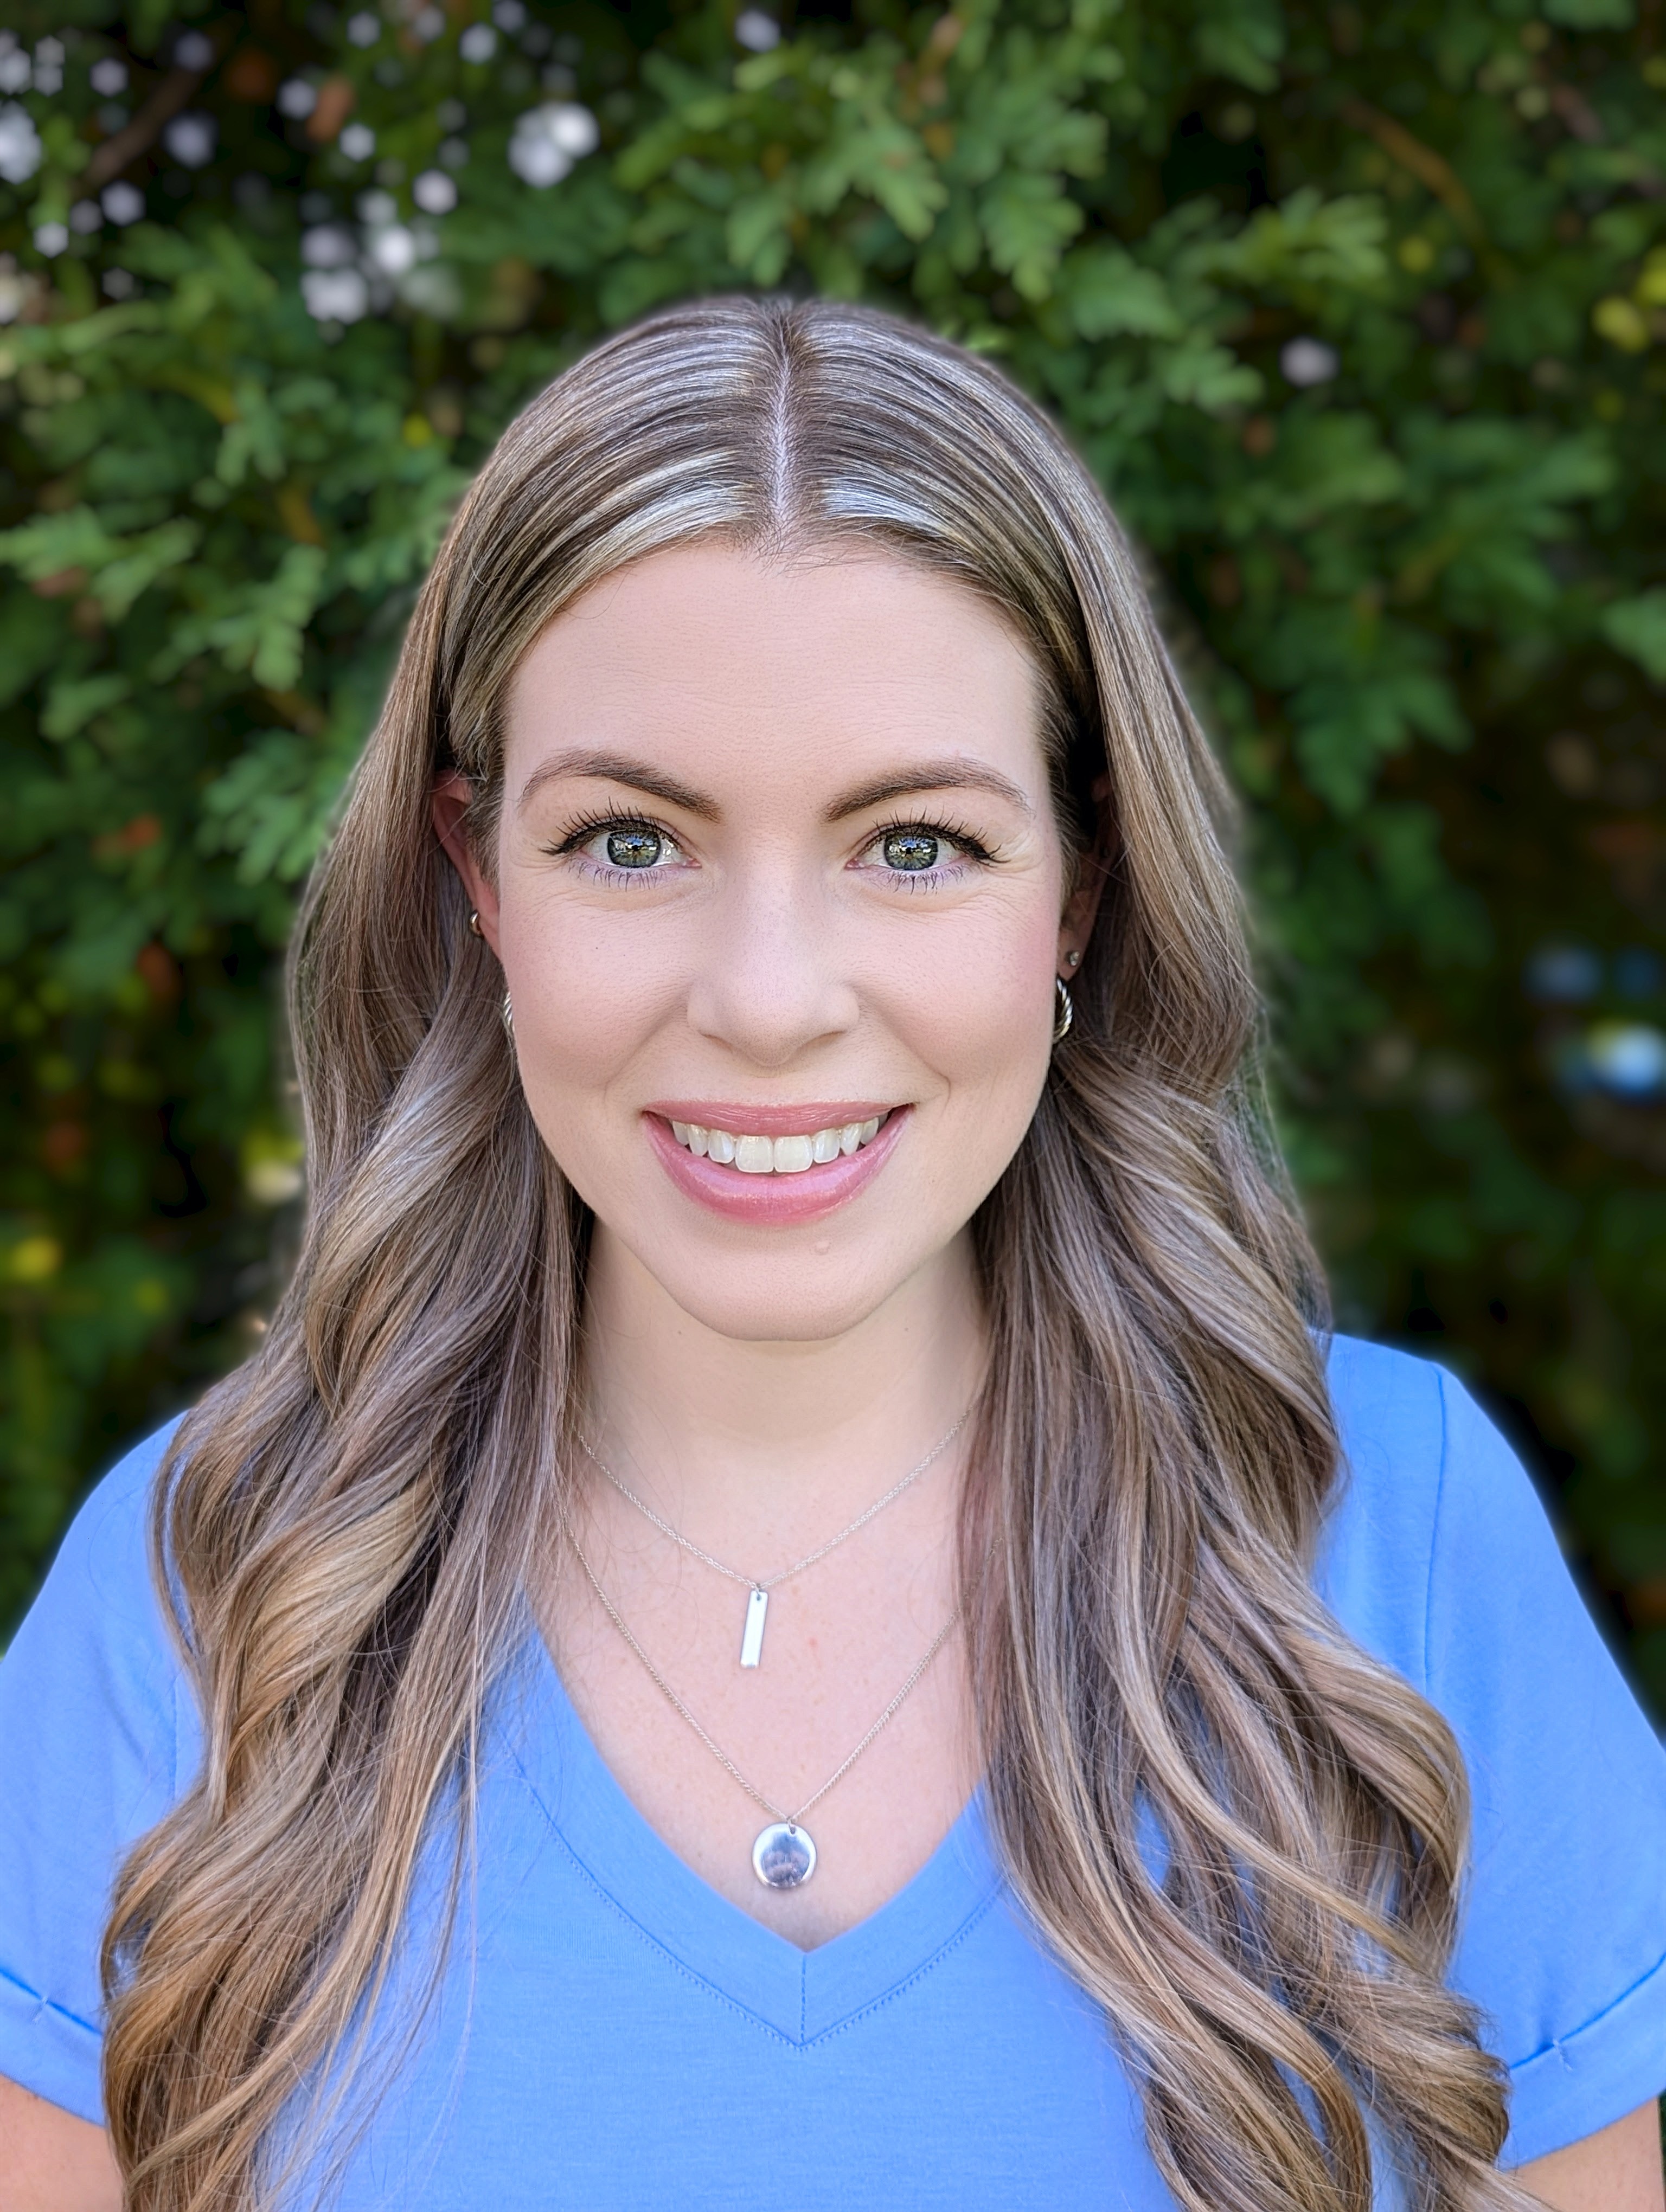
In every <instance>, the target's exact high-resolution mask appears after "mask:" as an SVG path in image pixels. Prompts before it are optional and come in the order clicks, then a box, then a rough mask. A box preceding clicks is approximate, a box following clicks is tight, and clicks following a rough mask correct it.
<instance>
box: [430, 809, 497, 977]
mask: <svg viewBox="0 0 1666 2212" xmlns="http://www.w3.org/2000/svg"><path fill="white" fill-rule="evenodd" d="M473 797H474V786H473V784H472V783H471V781H469V779H468V777H467V776H465V775H458V774H456V773H454V772H453V774H452V775H442V776H441V777H439V778H438V780H437V781H435V787H434V797H433V802H432V803H433V811H434V834H435V836H436V837H438V839H439V840H440V842H441V844H442V845H443V846H444V847H445V848H446V856H447V859H448V860H450V862H451V864H452V866H453V868H455V869H456V871H457V872H458V874H459V876H460V877H461V878H462V879H463V888H464V890H465V891H466V892H467V893H468V895H469V904H470V906H471V907H472V908H473V909H474V911H475V912H476V913H477V915H479V917H480V933H481V935H482V936H483V938H484V939H485V940H486V942H487V944H488V945H490V946H491V948H492V951H494V952H496V951H497V891H496V887H495V886H494V885H493V884H490V883H489V882H488V881H487V879H486V878H485V876H484V875H483V873H482V872H481V867H480V864H479V862H478V861H477V860H476V858H475V855H474V849H473V848H472V846H471V844H470V842H469V837H468V832H467V831H466V830H465V828H464V827H463V817H464V816H465V814H467V812H468V811H469V805H470V802H471V800H472V799H473ZM499 957H500V958H501V957H502V955H501V954H500V955H499Z"/></svg>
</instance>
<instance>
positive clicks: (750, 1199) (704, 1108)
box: [642, 1098, 909, 1228]
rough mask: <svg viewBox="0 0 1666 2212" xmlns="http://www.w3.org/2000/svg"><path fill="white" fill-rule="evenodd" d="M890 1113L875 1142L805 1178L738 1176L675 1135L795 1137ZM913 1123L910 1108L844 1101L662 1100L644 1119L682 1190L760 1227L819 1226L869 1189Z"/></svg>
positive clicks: (663, 1162)
mask: <svg viewBox="0 0 1666 2212" xmlns="http://www.w3.org/2000/svg"><path fill="white" fill-rule="evenodd" d="M887 1113H888V1114H889V1115H890V1116H891V1118H890V1120H889V1121H886V1123H885V1126H884V1127H883V1128H882V1129H881V1130H880V1131H879V1134H878V1136H876V1137H875V1138H874V1139H873V1141H872V1143H870V1144H866V1145H864V1146H863V1147H862V1149H861V1151H860V1152H852V1153H850V1154H849V1155H848V1157H847V1156H845V1155H841V1156H840V1158H837V1159H836V1160H829V1161H827V1162H826V1163H825V1164H823V1165H821V1166H818V1167H812V1168H806V1170H805V1172H804V1173H803V1174H802V1175H760V1176H750V1175H739V1174H737V1173H736V1171H735V1170H734V1169H733V1168H732V1167H721V1166H720V1165H719V1164H718V1163H717V1162H716V1161H715V1160H702V1159H699V1158H696V1156H695V1154H694V1153H692V1152H689V1151H687V1150H685V1148H684V1146H681V1145H679V1144H678V1141H677V1139H676V1138H675V1137H673V1136H672V1133H671V1125H672V1122H673V1121H697V1122H698V1123H699V1124H700V1125H701V1127H702V1128H708V1129H709V1128H719V1129H745V1130H747V1131H749V1132H750V1133H751V1134H752V1135H754V1136H758V1137H790V1136H793V1135H795V1134H796V1133H799V1132H800V1131H801V1130H806V1129H830V1128H837V1127H842V1126H844V1125H845V1124H846V1123H848V1122H851V1121H872V1120H873V1118H874V1116H875V1115H879V1114H887ZM908 1118H909V1109H908V1108H907V1107H906V1106H890V1105H887V1104H885V1103H878V1104H875V1103H871V1102H868V1101H866V1100H860V1099H859V1100H851V1099H848V1098H842V1099H838V1100H836V1101H826V1100H821V1101H812V1102H811V1103H809V1104H807V1105H803V1106H735V1105H726V1104H723V1103H720V1102H718V1101H716V1100H714V1099H700V1098H677V1099H656V1100H655V1101H654V1104H653V1105H652V1106H651V1107H649V1108H648V1110H647V1111H646V1113H645V1114H644V1115H643V1116H642V1120H643V1124H644V1126H645V1127H646V1128H647V1130H648V1142H649V1144H651V1145H652V1146H653V1147H654V1151H655V1152H656V1153H657V1154H658V1156H659V1159H660V1165H661V1166H662V1167H663V1168H664V1169H665V1170H666V1174H667V1175H668V1176H670V1177H671V1179H672V1182H674V1183H675V1184H676V1186H677V1188H678V1189H679V1190H680V1191H682V1192H683V1193H684V1194H685V1196H687V1197H689V1198H692V1199H694V1200H697V1202H698V1203H699V1204H700V1205H702V1206H707V1207H709V1209H710V1210H711V1212H714V1213H721V1214H723V1215H725V1216H727V1218H728V1219H729V1220H731V1221H744V1222H748V1223H751V1224H753V1225H756V1226H757V1227H758V1228H775V1227H786V1226H788V1225H792V1224H794V1223H798V1222H803V1221H814V1220H817V1219H818V1218H820V1216H821V1215H823V1214H824V1213H831V1212H833V1210H834V1208H835V1207H836V1206H843V1205H844V1204H845V1203H846V1202H847V1201H848V1200H850V1199H853V1198H854V1197H855V1195H856V1194H857V1193H858V1192H859V1191H860V1190H865V1189H866V1188H867V1186H868V1184H869V1183H870V1182H873V1178H874V1176H876V1175H878V1174H879V1170H880V1169H881V1168H882V1167H883V1166H884V1165H885V1162H886V1161H887V1160H888V1159H889V1158H890V1157H891V1153H892V1152H895V1150H896V1149H897V1140H898V1139H899V1138H900V1137H901V1136H902V1133H903V1126H904V1124H905V1123H906V1122H907V1121H908Z"/></svg>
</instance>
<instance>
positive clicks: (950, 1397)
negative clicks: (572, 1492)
mask: <svg viewBox="0 0 1666 2212" xmlns="http://www.w3.org/2000/svg"><path fill="white" fill-rule="evenodd" d="M584 1346H585V1351H584V1362H585V1365H584V1376H583V1383H584V1391H585V1399H586V1403H587V1408H588V1427H587V1433H588V1434H589V1435H590V1437H591V1438H592V1440H593V1442H594V1443H595V1444H596V1447H597V1449H598V1450H599V1452H600V1453H601V1454H602V1456H603V1457H604V1458H605V1459H606V1460H607V1462H608V1464H609V1465H610V1466H611V1467H613V1468H615V1469H616V1470H617V1472H618V1473H619V1474H622V1475H624V1476H625V1477H626V1479H627V1480H631V1479H632V1478H634V1481H633V1486H642V1485H646V1486H648V1488H649V1489H650V1490H652V1491H653V1492H654V1494H655V1496H656V1498H658V1500H659V1502H660V1504H661V1505H662V1507H666V1508H669V1509H670V1510H674V1511H677V1512H678V1513H680V1514H682V1515H684V1516H688V1517H692V1516H698V1518H699V1519H700V1520H701V1522H702V1523H703V1524H704V1525H707V1526H708V1527H710V1526H712V1525H714V1523H721V1524H723V1525H726V1526H727V1527H729V1528H736V1529H742V1530H745V1529H749V1528H769V1529H771V1530H773V1531H775V1532H777V1533H783V1532H787V1531H790V1530H791V1529H793V1528H796V1526H797V1525H798V1523H799V1522H800V1516H803V1517H804V1518H806V1519H807V1520H809V1521H812V1522H816V1523H817V1524H819V1523H820V1522H823V1521H824V1519H825V1517H826V1516H828V1515H829V1514H830V1513H834V1512H839V1511H842V1510H845V1509H846V1508H847V1507H848V1510H850V1511H852V1512H854V1511H857V1510H860V1508H861V1506H862V1505H863V1504H866V1503H867V1502H868V1501H869V1500H870V1499H871V1498H872V1497H873V1495H874V1494H876V1492H878V1491H879V1490H881V1489H883V1488H884V1487H885V1486H886V1484H887V1483H889V1482H891V1481H893V1480H896V1479H897V1477H898V1476H900V1475H902V1474H905V1473H906V1472H907V1470H908V1469H909V1467H910V1466H911V1465H913V1463H914V1462H916V1461H917V1460H920V1459H921V1458H923V1457H924V1455H926V1453H927V1452H928V1451H929V1450H930V1449H931V1448H932V1446H933V1444H934V1443H937V1441H938V1439H939V1437H941V1436H942V1435H943V1434H944V1432H945V1431H946V1430H947V1429H949V1428H950V1427H951V1426H952V1424H953V1423H954V1422H955V1421H957V1420H958V1419H959V1417H960V1415H961V1414H962V1413H963V1412H964V1410H965V1408H966V1406H967V1404H968V1403H969V1401H970V1399H971V1398H972V1396H973V1395H974V1394H975V1392H976V1389H977V1386H978V1383H979V1382H980V1380H981V1378H982V1373H983V1367H984V1361H985V1357H986V1331H985V1325H984V1318H983V1311H982V1298H981V1297H980V1294H979V1291H978V1285H977V1280H976V1270H975V1267H974V1264H973V1260H972V1253H971V1245H970V1238H969V1237H965V1236H964V1234H963V1236H962V1237H958V1238H957V1239H956V1241H955V1242H954V1243H953V1244H952V1245H951V1246H949V1247H948V1249H946V1250H945V1252H943V1253H941V1254H939V1255H938V1256H937V1257H936V1258H935V1259H934V1260H933V1261H931V1262H930V1263H929V1264H928V1265H927V1267H923V1268H921V1270H920V1271H919V1272H918V1273H916V1274H915V1275H914V1276H912V1277H910V1278H909V1280H908V1281H907V1282H906V1283H904V1284H903V1285H901V1286H900V1287H899V1288H898V1289H897V1291H894V1292H893V1293H892V1295H891V1297H889V1298H888V1299H887V1300H886V1301H885V1304H884V1305H882V1306H881V1307H879V1309H878V1310H876V1311H875V1312H873V1313H872V1314H870V1315H868V1316H866V1318H865V1319H864V1320H862V1321H861V1322H858V1323H856V1324H855V1325H854V1327H853V1328H849V1329H848V1330H846V1331H845V1332H844V1333H843V1334H841V1335H838V1336H836V1337H832V1338H827V1339H823V1340H816V1341H812V1342H799V1341H781V1340H773V1341H751V1340H738V1339H736V1338H733V1337H728V1336H724V1335H721V1334H719V1333H718V1332H717V1331H716V1330H714V1329H712V1328H708V1327H706V1326H705V1325H704V1324H703V1323H702V1322H699V1321H696V1319H694V1318H693V1317H692V1316H690V1315H689V1314H688V1313H686V1312H685V1311H684V1310H683V1309H682V1308H681V1307H680V1306H678V1305H677V1304H675V1303H674V1302H673V1301H672V1298H671V1297H669V1296H668V1295H667V1294H666V1291H664V1290H663V1289H662V1288H661V1286H660V1284H659V1283H658V1282H656V1281H655V1280H654V1278H653V1277H652V1276H651V1275H650V1274H649V1273H648V1271H647V1269H646V1268H644V1267H642V1266H641V1263H640V1261H637V1260H636V1259H635V1257H634V1255H632V1254H631V1253H630V1252H629V1250H628V1249H626V1248H625V1247H624V1246H623V1244H621V1243H620V1242H619V1241H618V1239H617V1238H616V1237H611V1236H610V1235H609V1234H608V1233H607V1232H606V1231H605V1229H604V1228H603V1227H602V1225H600V1224H598V1225H597V1230H596V1237H595V1243H594V1244H593V1248H592V1252H591V1262H590V1267H589V1271H588V1279H587V1291H586V1302H585V1328H584Z"/></svg>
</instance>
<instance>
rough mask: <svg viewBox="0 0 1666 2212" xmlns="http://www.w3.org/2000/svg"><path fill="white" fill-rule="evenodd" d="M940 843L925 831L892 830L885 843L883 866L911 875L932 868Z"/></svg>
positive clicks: (938, 839)
mask: <svg viewBox="0 0 1666 2212" xmlns="http://www.w3.org/2000/svg"><path fill="white" fill-rule="evenodd" d="M941 845H942V841H941V839H940V838H937V837H933V836H932V835H931V833H930V831H929V830H927V829H893V830H892V831H891V834H890V836H888V837H887V838H886V839H885V848H884V849H885V866H887V867H888V868H901V869H903V871H904V872H907V873H909V874H913V873H915V872H916V871H918V870H919V869H921V868H934V867H935V866H937V857H938V854H939V851H940V849H941Z"/></svg>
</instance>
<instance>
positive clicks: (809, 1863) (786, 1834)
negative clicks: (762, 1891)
mask: <svg viewBox="0 0 1666 2212" xmlns="http://www.w3.org/2000/svg"><path fill="white" fill-rule="evenodd" d="M815 1871H816V1846H815V1845H814V1844H812V1842H811V1840H810V1832H809V1830H808V1829H807V1828H795V1827H793V1826H792V1825H791V1824H790V1822H788V1821H786V1820H775V1821H772V1822H771V1823H770V1825H769V1827H767V1828H763V1829H760V1830H759V1832H758V1837H757V1842H756V1843H755V1844H753V1845H752V1872H753V1873H754V1874H755V1875H757V1878H758V1880H759V1881H761V1882H762V1883H763V1887H765V1888H766V1889H798V1888H800V1887H801V1886H802V1885H803V1884H804V1883H805V1882H806V1881H809V1879H810V1877H811V1875H812V1874H814V1872H815Z"/></svg>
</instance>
